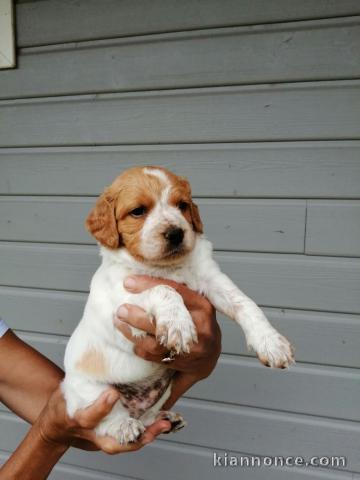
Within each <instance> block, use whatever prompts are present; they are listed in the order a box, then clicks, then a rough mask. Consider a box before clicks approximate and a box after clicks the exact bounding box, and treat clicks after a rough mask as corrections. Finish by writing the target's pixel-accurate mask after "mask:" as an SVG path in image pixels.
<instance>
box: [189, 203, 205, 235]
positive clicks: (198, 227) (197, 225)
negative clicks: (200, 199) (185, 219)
mask: <svg viewBox="0 0 360 480" xmlns="http://www.w3.org/2000/svg"><path fill="white" fill-rule="evenodd" d="M190 214H191V220H192V224H193V228H194V230H195V232H198V233H203V231H204V227H203V224H202V221H201V218H200V213H199V207H198V206H197V205H196V204H195V203H194V202H193V201H191V203H190Z"/></svg>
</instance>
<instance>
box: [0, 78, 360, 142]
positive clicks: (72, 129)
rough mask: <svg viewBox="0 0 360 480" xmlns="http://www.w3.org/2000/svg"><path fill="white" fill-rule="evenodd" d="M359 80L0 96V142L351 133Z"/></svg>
mask: <svg viewBox="0 0 360 480" xmlns="http://www.w3.org/2000/svg"><path fill="white" fill-rule="evenodd" d="M359 87H360V81H359V80H352V81H351V80H349V81H337V82H315V83H312V82H309V83H297V84H281V85H270V86H267V85H266V86H264V85H262V86H259V85H257V86H252V87H245V86H244V87H221V88H202V89H186V90H166V91H162V92H141V93H117V94H100V95H97V94H96V95H81V96H70V97H52V98H43V99H23V100H2V101H1V102H0V123H1V124H2V125H3V126H2V128H1V130H0V146H1V147H16V146H18V147H21V146H51V145H52V146H56V145H63V146H65V145H94V144H95V145H96V144H102V145H106V144H117V143H123V144H124V143H143V144H145V143H186V142H222V141H224V142H232V141H254V140H256V141H260V140H264V141H265V140H271V141H272V140H314V139H316V140H327V139H331V140H334V139H343V140H345V139H356V138H359V137H360V122H359V119H360V88H359ZM334 112H336V115H334Z"/></svg>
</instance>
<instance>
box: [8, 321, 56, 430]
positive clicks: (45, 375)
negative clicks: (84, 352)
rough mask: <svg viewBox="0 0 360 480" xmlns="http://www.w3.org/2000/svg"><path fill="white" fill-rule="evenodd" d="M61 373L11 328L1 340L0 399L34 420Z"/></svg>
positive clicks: (14, 410) (22, 415) (13, 409)
mask: <svg viewBox="0 0 360 480" xmlns="http://www.w3.org/2000/svg"><path fill="white" fill-rule="evenodd" d="M62 377H63V372H62V371H61V370H60V368H58V367H57V366H56V365H55V364H54V363H52V362H51V361H50V360H48V359H47V358H46V357H44V356H43V355H41V354H40V353H39V352H37V351H36V350H34V349H33V348H32V347H30V346H29V345H27V344H26V343H25V342H23V341H22V340H20V338H18V337H17V336H16V335H15V334H14V333H13V332H12V331H10V330H9V331H8V332H7V333H6V334H5V335H4V336H3V337H2V338H1V339H0V401H1V402H2V403H4V404H5V405H7V406H8V407H9V408H10V409H11V410H12V411H13V412H15V413H16V414H18V415H19V416H20V417H22V418H24V419H25V420H27V421H28V422H31V423H33V422H34V421H35V420H36V418H37V417H38V416H39V414H40V412H41V410H42V409H43V408H44V406H45V405H46V403H47V400H48V398H49V396H50V395H51V393H52V392H53V391H54V390H55V388H56V387H57V386H58V384H59V382H60V381H61V379H62Z"/></svg>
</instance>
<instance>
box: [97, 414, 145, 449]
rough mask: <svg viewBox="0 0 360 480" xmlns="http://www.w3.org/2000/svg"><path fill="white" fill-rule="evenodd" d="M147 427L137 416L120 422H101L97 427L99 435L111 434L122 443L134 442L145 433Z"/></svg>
mask: <svg viewBox="0 0 360 480" xmlns="http://www.w3.org/2000/svg"><path fill="white" fill-rule="evenodd" d="M144 431H145V427H144V425H143V423H142V422H141V421H140V420H137V419H136V418H131V417H129V418H126V419H124V420H121V421H120V422H115V421H114V422H112V423H108V424H100V425H99V427H98V428H97V429H96V433H97V435H99V436H110V437H113V438H115V440H116V441H117V442H119V443H120V444H121V445H126V444H128V443H134V442H136V441H137V440H139V438H140V437H141V435H142V434H143V433H144Z"/></svg>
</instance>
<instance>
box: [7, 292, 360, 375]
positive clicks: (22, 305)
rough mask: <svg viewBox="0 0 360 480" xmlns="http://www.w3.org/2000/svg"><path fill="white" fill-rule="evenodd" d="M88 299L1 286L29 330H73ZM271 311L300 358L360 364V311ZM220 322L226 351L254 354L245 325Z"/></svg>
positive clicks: (11, 319)
mask: <svg viewBox="0 0 360 480" xmlns="http://www.w3.org/2000/svg"><path fill="white" fill-rule="evenodd" d="M85 302H86V294H83V293H71V292H52V291H50V292H48V291H42V290H35V289H26V288H13V287H1V288H0V305H1V311H0V316H1V317H2V318H3V319H6V320H7V322H8V323H9V324H10V326H11V327H12V328H14V329H17V330H23V331H31V330H32V331H35V332H40V333H47V334H59V335H70V334H71V333H72V331H73V330H74V329H75V327H76V325H77V323H78V322H79V320H80V319H81V317H82V312H83V308H84V305H85ZM265 314H266V315H267V317H268V318H269V320H270V321H271V323H272V324H273V325H274V326H275V327H276V328H278V329H279V331H280V332H282V333H283V334H284V335H286V336H287V337H288V338H289V339H291V341H292V342H293V343H294V345H295V346H296V359H297V361H299V362H310V363H318V364H327V365H339V366H344V367H358V368H360V355H359V340H358V339H359V338H360V317H359V316H356V315H345V314H336V313H322V312H310V311H296V310H288V309H281V310H280V309H275V308H265ZM219 321H220V326H221V330H222V336H223V338H222V350H223V352H224V353H228V354H233V355H243V356H248V355H252V354H251V352H249V351H248V349H247V347H246V345H245V341H244V336H243V335H242V333H241V331H240V330H239V327H238V326H237V325H236V324H235V323H233V322H232V321H230V320H228V319H225V318H224V317H223V316H221V315H219ZM65 341H66V340H64V342H65ZM58 360H59V362H61V361H62V359H61V358H59V359H58Z"/></svg>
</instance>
